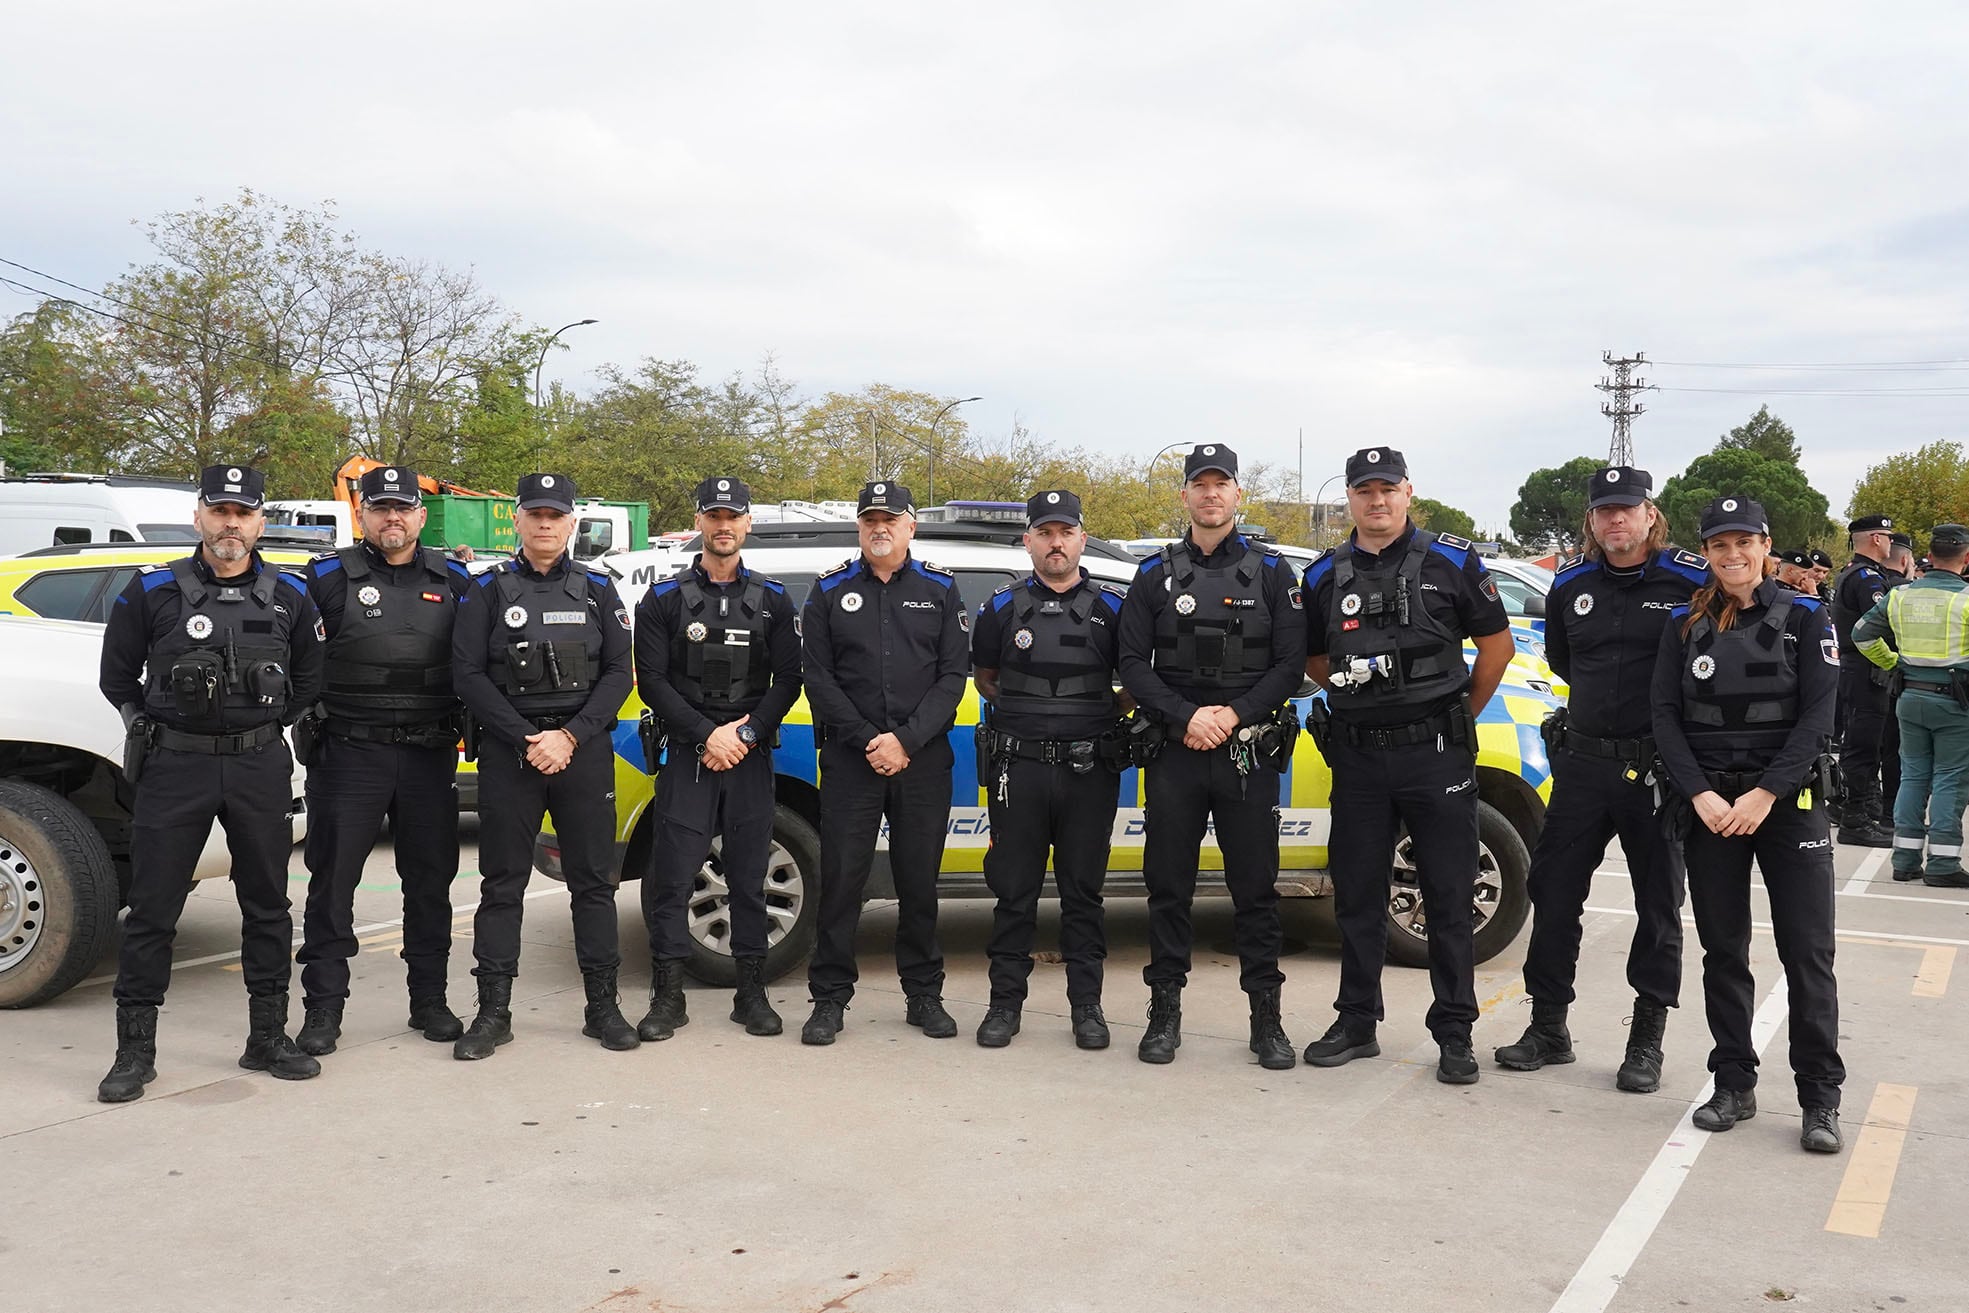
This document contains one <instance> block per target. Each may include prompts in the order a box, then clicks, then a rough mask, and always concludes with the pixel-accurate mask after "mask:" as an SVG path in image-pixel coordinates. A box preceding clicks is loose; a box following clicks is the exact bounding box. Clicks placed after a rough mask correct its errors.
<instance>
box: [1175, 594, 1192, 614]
mask: <svg viewBox="0 0 1969 1313" xmlns="http://www.w3.org/2000/svg"><path fill="white" fill-rule="evenodd" d="M1194 610H1196V599H1195V598H1194V597H1191V596H1190V595H1189V594H1188V593H1179V594H1177V596H1176V614H1177V615H1188V614H1190V613H1191V612H1192V611H1194Z"/></svg>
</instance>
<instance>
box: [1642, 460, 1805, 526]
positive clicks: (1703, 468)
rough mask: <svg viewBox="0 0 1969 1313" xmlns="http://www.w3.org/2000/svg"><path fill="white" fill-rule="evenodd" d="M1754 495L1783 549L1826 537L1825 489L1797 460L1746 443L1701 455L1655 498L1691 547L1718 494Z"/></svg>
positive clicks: (1671, 480) (1669, 520) (1666, 484)
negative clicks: (1811, 479) (1777, 456)
mask: <svg viewBox="0 0 1969 1313" xmlns="http://www.w3.org/2000/svg"><path fill="white" fill-rule="evenodd" d="M1725 496H1735V497H1748V498H1750V499H1751V500H1752V501H1756V502H1759V503H1761V504H1762V505H1763V507H1764V513H1765V514H1766V515H1768V516H1770V519H1771V539H1772V543H1773V545H1774V546H1777V547H1781V548H1791V547H1799V546H1802V545H1804V544H1806V543H1810V542H1817V541H1820V540H1822V539H1823V538H1824V536H1825V534H1826V532H1827V529H1828V527H1829V526H1830V524H1831V522H1830V521H1829V520H1828V519H1827V518H1826V507H1827V502H1826V499H1825V494H1824V493H1822V492H1820V491H1818V490H1817V489H1816V488H1814V487H1812V485H1811V484H1810V483H1809V482H1807V481H1806V479H1805V476H1804V474H1802V473H1801V472H1800V471H1799V469H1798V467H1797V466H1796V465H1795V464H1792V463H1791V462H1790V461H1786V460H1773V459H1771V458H1769V457H1767V456H1760V455H1758V454H1757V453H1756V452H1755V451H1752V450H1750V449H1748V448H1745V447H1726V448H1721V449H1719V450H1716V451H1712V452H1710V453H1708V454H1707V455H1703V456H1698V457H1696V458H1695V459H1694V460H1692V461H1690V462H1689V468H1688V469H1686V470H1684V471H1682V473H1680V474H1678V475H1676V476H1675V477H1674V478H1672V479H1670V480H1669V481H1668V482H1667V483H1665V484H1663V485H1662V487H1661V493H1660V495H1659V496H1657V497H1656V498H1655V502H1656V504H1657V505H1659V506H1660V507H1661V509H1662V513H1663V514H1664V515H1666V516H1667V517H1668V531H1669V535H1670V536H1671V537H1672V538H1674V540H1675V541H1676V542H1678V543H1682V544H1685V545H1686V546H1689V547H1695V546H1697V545H1698V544H1699V543H1700V541H1701V531H1700V523H1701V519H1702V510H1703V507H1705V506H1707V505H1709V503H1710V502H1711V501H1713V500H1714V499H1716V498H1717V497H1725Z"/></svg>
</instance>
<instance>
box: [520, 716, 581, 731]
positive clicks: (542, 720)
mask: <svg viewBox="0 0 1969 1313" xmlns="http://www.w3.org/2000/svg"><path fill="white" fill-rule="evenodd" d="M525 719H526V720H527V722H528V723H529V724H531V725H532V726H533V727H534V728H535V729H539V730H548V729H562V728H564V727H566V726H567V724H568V723H569V722H570V721H572V720H573V719H574V717H573V716H527V717H526V718H525Z"/></svg>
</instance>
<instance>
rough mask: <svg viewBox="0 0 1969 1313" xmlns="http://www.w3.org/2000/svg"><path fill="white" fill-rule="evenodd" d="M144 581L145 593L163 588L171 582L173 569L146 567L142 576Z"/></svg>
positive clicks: (165, 566)
mask: <svg viewBox="0 0 1969 1313" xmlns="http://www.w3.org/2000/svg"><path fill="white" fill-rule="evenodd" d="M140 577H141V578H142V579H143V581H144V591H145V592H149V591H150V590H151V589H153V588H158V587H161V586H162V585H164V584H168V583H170V582H171V567H170V566H168V565H146V566H145V567H144V568H143V573H142V575H141V576H140Z"/></svg>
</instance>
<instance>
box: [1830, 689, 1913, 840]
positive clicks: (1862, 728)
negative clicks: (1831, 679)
mask: <svg viewBox="0 0 1969 1313" xmlns="http://www.w3.org/2000/svg"><path fill="white" fill-rule="evenodd" d="M1876 669H1877V667H1875V666H1874V665H1872V664H1871V663H1866V668H1865V669H1864V670H1862V669H1859V668H1858V667H1855V666H1851V665H1842V666H1841V667H1840V668H1839V714H1840V716H1841V717H1842V722H1843V724H1844V726H1845V729H1844V732H1843V733H1842V735H1841V736H1840V740H1839V769H1840V773H1841V774H1842V775H1844V776H1845V780H1846V798H1845V801H1844V803H1843V804H1842V806H1843V808H1844V810H1845V812H1846V814H1847V815H1848V816H1855V817H1859V816H1868V815H1872V814H1874V813H1877V812H1878V811H1879V810H1880V799H1881V790H1880V762H1881V751H1880V750H1881V741H1882V739H1883V738H1884V736H1885V735H1886V732H1887V690H1886V689H1884V688H1882V687H1881V686H1880V685H1878V684H1876V683H1874V682H1873V676H1872V673H1871V672H1873V671H1875V670H1876ZM1896 751H1898V741H1897V743H1896ZM1899 769H1900V763H1899V762H1898V761H1897V762H1896V763H1895V770H1896V771H1897V772H1898V770H1899ZM1896 778H1897V779H1898V775H1896Z"/></svg>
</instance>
